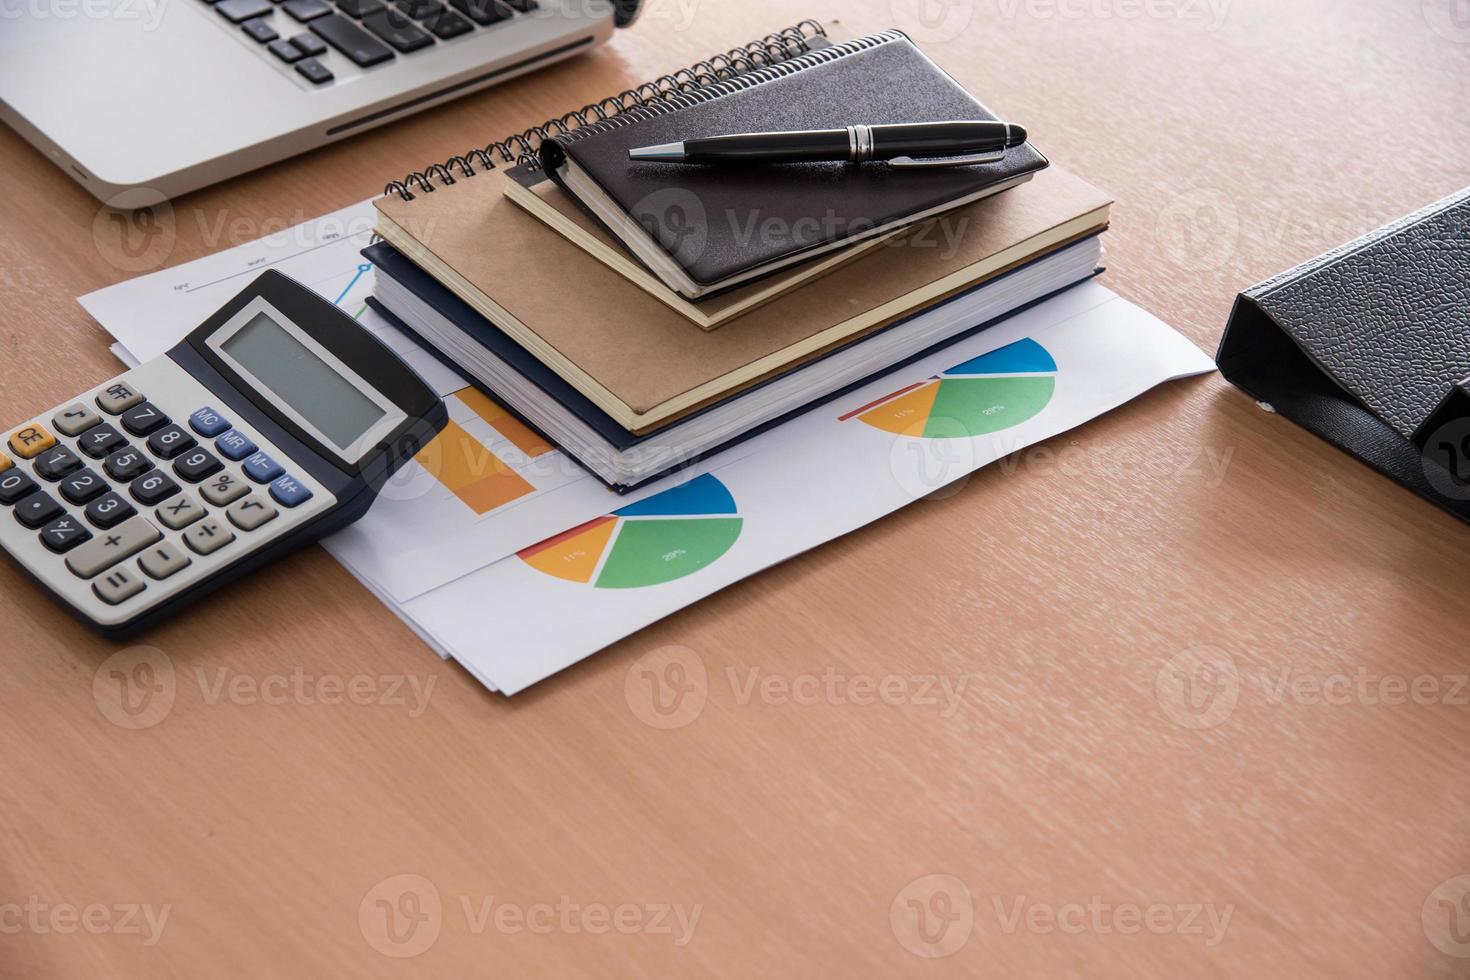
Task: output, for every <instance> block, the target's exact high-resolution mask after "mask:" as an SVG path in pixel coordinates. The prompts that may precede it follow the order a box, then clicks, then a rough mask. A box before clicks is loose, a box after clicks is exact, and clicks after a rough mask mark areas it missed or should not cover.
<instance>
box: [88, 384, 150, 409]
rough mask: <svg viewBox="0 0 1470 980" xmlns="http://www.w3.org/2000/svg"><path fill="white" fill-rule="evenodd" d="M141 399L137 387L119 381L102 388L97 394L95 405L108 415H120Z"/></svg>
mask: <svg viewBox="0 0 1470 980" xmlns="http://www.w3.org/2000/svg"><path fill="white" fill-rule="evenodd" d="M142 400H143V396H142V395H140V394H139V393H138V391H137V389H135V388H134V387H133V386H132V385H129V384H124V383H123V382H121V381H119V382H117V383H115V384H110V385H108V386H107V387H106V388H103V389H102V391H101V392H100V393H99V394H98V395H97V407H98V408H100V409H102V411H104V412H106V413H107V414H108V415H121V414H122V413H123V412H126V411H127V410H128V409H130V408H132V407H133V406H134V405H136V404H138V403H139V402H141V401H142Z"/></svg>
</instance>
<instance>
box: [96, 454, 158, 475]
mask: <svg viewBox="0 0 1470 980" xmlns="http://www.w3.org/2000/svg"><path fill="white" fill-rule="evenodd" d="M102 468H103V469H105V470H106V471H107V475H108V476H110V477H112V478H113V479H114V480H116V481H117V482H118V483H132V482H133V481H134V480H136V479H137V478H138V477H140V476H142V475H143V474H144V473H147V472H148V471H149V470H151V469H153V460H151V459H149V458H148V457H147V456H145V455H144V454H143V450H141V449H137V448H135V447H133V446H129V447H128V448H127V449H120V450H118V451H117V452H115V453H113V454H112V455H111V456H109V457H107V459H106V460H105V461H103V463H102Z"/></svg>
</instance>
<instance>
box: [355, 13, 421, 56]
mask: <svg viewBox="0 0 1470 980" xmlns="http://www.w3.org/2000/svg"><path fill="white" fill-rule="evenodd" d="M362 26H363V27H366V28H367V29H368V30H370V31H372V32H373V33H374V34H376V35H378V37H380V38H382V39H383V40H385V41H387V42H388V43H389V44H391V45H393V46H394V47H395V48H397V49H398V50H399V51H417V50H418V49H419V48H426V47H428V46H429V45H431V44H433V43H434V39H433V38H432V37H430V36H429V35H428V34H426V33H424V32H423V31H422V30H421V29H420V28H419V26H418V25H417V24H415V23H414V22H413V21H412V20H410V19H409V17H408V16H407V15H406V14H404V13H403V12H402V11H401V10H386V11H383V12H382V13H378V14H371V15H369V16H367V17H364V18H363V19H362Z"/></svg>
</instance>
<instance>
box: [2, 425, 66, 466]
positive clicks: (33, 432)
mask: <svg viewBox="0 0 1470 980" xmlns="http://www.w3.org/2000/svg"><path fill="white" fill-rule="evenodd" d="M54 445H56V437H55V436H53V435H52V434H51V433H49V432H47V431H46V429H45V428H44V427H42V426H39V425H28V426H26V427H25V428H23V429H17V430H15V432H13V433H11V435H10V451H11V452H12V453H15V455H16V456H19V457H20V458H21V459H35V458H36V457H37V456H39V455H41V454H42V453H44V452H45V451H46V450H48V449H50V448H51V447H52V446H54Z"/></svg>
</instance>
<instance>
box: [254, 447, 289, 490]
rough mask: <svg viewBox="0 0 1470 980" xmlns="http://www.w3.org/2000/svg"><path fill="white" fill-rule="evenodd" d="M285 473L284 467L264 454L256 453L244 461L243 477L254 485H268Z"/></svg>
mask: <svg viewBox="0 0 1470 980" xmlns="http://www.w3.org/2000/svg"><path fill="white" fill-rule="evenodd" d="M285 472H286V468H285V467H284V466H282V465H281V464H280V463H277V462H276V461H275V460H273V459H271V458H270V457H269V456H267V455H266V454H265V453H256V454H255V455H254V456H251V457H250V458H249V459H247V460H246V461H245V475H246V476H248V477H250V479H252V480H254V481H255V482H256V483H269V482H271V481H272V480H274V479H275V478H276V477H278V476H280V475H281V474H282V473H285Z"/></svg>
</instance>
